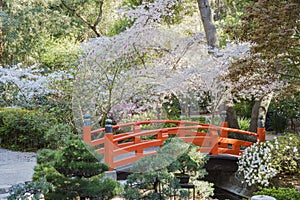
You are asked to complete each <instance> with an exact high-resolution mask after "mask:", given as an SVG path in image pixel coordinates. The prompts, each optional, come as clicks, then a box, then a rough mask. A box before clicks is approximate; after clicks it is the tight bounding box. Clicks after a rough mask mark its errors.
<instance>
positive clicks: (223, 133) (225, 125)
mask: <svg viewBox="0 0 300 200" xmlns="http://www.w3.org/2000/svg"><path fill="white" fill-rule="evenodd" d="M221 118H222V123H221V127H224V128H228V122H226V111H222V113H221ZM220 137H222V138H228V131H227V130H224V129H221V132H220ZM220 147H221V148H228V144H220Z"/></svg>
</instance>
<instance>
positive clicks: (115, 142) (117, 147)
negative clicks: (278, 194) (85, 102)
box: [83, 120, 265, 169]
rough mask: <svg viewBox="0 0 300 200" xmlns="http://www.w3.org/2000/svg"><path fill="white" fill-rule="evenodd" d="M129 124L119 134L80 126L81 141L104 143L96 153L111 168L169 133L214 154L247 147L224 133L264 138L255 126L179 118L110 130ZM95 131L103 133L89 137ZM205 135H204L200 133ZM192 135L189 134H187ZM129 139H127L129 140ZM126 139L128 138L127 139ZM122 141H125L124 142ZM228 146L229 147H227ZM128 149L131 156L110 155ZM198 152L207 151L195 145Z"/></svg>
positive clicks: (235, 153)
mask: <svg viewBox="0 0 300 200" xmlns="http://www.w3.org/2000/svg"><path fill="white" fill-rule="evenodd" d="M158 123H162V124H167V123H169V124H177V126H176V127H168V128H157V129H153V130H142V129H141V125H149V124H158ZM130 126H131V127H132V131H129V132H125V133H120V134H107V133H105V128H101V129H97V130H91V127H90V126H85V127H84V137H83V138H84V141H85V142H87V143H89V144H91V145H93V146H97V145H104V147H102V148H100V149H98V150H97V151H98V152H99V153H104V159H105V162H106V163H108V164H109V165H110V166H111V168H112V169H113V168H116V167H118V166H120V165H122V164H128V163H126V162H130V161H133V160H136V159H137V158H140V157H143V156H145V155H148V154H147V153H145V152H144V149H145V148H149V147H153V146H151V145H154V144H155V145H158V146H161V145H162V144H163V142H164V141H165V140H166V139H167V138H168V137H169V135H172V134H173V135H175V134H176V135H177V134H178V137H180V138H182V139H183V140H184V141H186V142H192V143H194V144H196V145H200V146H201V145H203V143H204V142H205V143H207V144H210V145H211V146H210V147H211V148H210V149H209V151H208V152H207V153H211V154H213V155H217V154H218V153H229V154H234V155H238V154H239V153H241V152H242V150H241V146H250V145H251V144H253V143H252V142H247V141H243V140H238V139H233V138H228V132H233V133H239V134H245V135H250V136H254V137H256V138H257V141H265V129H264V128H258V129H257V133H254V132H249V131H244V130H239V129H233V128H228V127H227V123H226V122H222V126H215V125H210V124H205V123H200V122H191V121H180V120H147V121H140V122H130V123H126V124H118V125H114V126H112V129H114V130H118V129H120V128H123V127H130ZM201 130H207V133H206V132H200V131H201ZM96 133H105V134H104V137H103V138H100V139H95V140H92V135H93V134H96ZM203 134H205V135H203ZM149 135H152V136H155V139H153V141H152V142H151V140H143V139H142V138H141V137H143V136H149ZM191 135H192V137H191ZM130 139H131V140H130ZM126 140H130V141H129V142H128V141H126ZM125 141H126V142H125ZM230 146H231V148H230ZM128 150H132V151H135V156H133V157H132V156H131V157H130V158H124V159H122V160H118V161H115V160H114V157H115V156H118V155H120V154H121V153H120V152H125V153H126V152H127V151H128ZM199 150H200V151H204V152H205V151H207V150H203V149H201V147H200V148H199Z"/></svg>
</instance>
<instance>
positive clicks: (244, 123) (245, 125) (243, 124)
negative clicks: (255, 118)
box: [238, 117, 251, 131]
mask: <svg viewBox="0 0 300 200" xmlns="http://www.w3.org/2000/svg"><path fill="white" fill-rule="evenodd" d="M250 122H251V119H249V118H245V117H238V123H239V127H240V129H241V130H244V131H248V130H249V127H250Z"/></svg>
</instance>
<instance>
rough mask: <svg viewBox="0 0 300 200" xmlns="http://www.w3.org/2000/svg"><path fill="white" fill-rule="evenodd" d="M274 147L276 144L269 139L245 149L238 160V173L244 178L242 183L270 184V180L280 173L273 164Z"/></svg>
mask: <svg viewBox="0 0 300 200" xmlns="http://www.w3.org/2000/svg"><path fill="white" fill-rule="evenodd" d="M273 149H274V146H273V144H272V143H271V142H269V141H267V142H264V143H256V144H254V145H252V146H251V147H249V148H247V149H245V151H244V153H243V154H242V155H241V157H240V158H239V161H238V165H239V168H238V173H239V174H241V175H242V177H243V178H244V180H243V181H242V183H246V184H247V185H249V186H251V185H253V184H260V185H263V186H268V185H269V180H270V179H271V178H273V177H274V176H276V174H277V173H278V171H277V170H276V168H275V167H274V166H273V165H272V151H273Z"/></svg>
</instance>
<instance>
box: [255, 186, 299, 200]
mask: <svg viewBox="0 0 300 200" xmlns="http://www.w3.org/2000/svg"><path fill="white" fill-rule="evenodd" d="M254 194H256V195H268V196H272V197H274V198H275V199H277V200H299V199H300V192H299V191H297V190H296V189H295V188H277V189H276V188H263V189H261V190H260V191H258V192H255V193H254Z"/></svg>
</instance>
